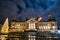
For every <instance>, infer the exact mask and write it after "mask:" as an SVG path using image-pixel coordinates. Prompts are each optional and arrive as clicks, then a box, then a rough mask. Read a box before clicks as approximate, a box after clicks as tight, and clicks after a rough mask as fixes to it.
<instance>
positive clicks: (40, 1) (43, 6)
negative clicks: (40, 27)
mask: <svg viewBox="0 0 60 40" xmlns="http://www.w3.org/2000/svg"><path fill="white" fill-rule="evenodd" d="M49 13H51V14H52V15H53V16H54V17H55V18H56V20H57V21H58V25H59V24H60V0H0V23H2V22H3V21H4V20H5V18H6V17H8V18H9V20H11V19H12V18H15V17H17V18H21V19H23V20H25V18H26V17H38V16H41V15H42V16H43V20H46V19H47V18H48V16H47V15H48V14H49ZM58 27H59V26H58Z"/></svg>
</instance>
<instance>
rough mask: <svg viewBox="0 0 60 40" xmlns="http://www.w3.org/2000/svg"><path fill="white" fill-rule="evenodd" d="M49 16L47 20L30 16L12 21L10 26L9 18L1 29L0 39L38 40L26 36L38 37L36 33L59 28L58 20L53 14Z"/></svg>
mask: <svg viewBox="0 0 60 40" xmlns="http://www.w3.org/2000/svg"><path fill="white" fill-rule="evenodd" d="M49 16H50V17H49V18H48V20H47V21H41V19H42V18H41V17H39V18H38V19H36V18H30V19H28V20H27V21H16V20H15V21H11V25H10V27H9V22H8V18H7V19H6V21H5V23H4V24H3V26H2V28H1V31H0V40H23V39H25V40H36V39H31V38H30V39H26V38H28V37H34V38H36V36H34V35H36V34H37V33H39V32H40V33H41V32H49V31H50V30H58V28H57V21H56V20H55V19H54V17H52V16H51V15H49ZM31 35H33V36H31ZM37 35H38V34H37ZM25 37H26V38H25Z"/></svg>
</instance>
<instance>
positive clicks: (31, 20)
mask: <svg viewBox="0 0 60 40" xmlns="http://www.w3.org/2000/svg"><path fill="white" fill-rule="evenodd" d="M35 22H36V20H35V18H31V19H29V20H27V23H35Z"/></svg>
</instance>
